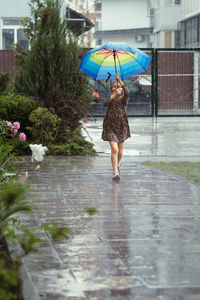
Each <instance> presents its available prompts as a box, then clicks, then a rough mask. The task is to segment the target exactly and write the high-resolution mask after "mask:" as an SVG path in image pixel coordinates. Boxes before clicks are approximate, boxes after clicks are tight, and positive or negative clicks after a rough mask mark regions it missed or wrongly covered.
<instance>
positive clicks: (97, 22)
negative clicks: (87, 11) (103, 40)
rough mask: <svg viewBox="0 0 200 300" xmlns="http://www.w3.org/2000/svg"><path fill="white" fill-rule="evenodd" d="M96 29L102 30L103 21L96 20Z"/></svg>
mask: <svg viewBox="0 0 200 300" xmlns="http://www.w3.org/2000/svg"><path fill="white" fill-rule="evenodd" d="M95 29H96V30H101V21H96V22H95Z"/></svg>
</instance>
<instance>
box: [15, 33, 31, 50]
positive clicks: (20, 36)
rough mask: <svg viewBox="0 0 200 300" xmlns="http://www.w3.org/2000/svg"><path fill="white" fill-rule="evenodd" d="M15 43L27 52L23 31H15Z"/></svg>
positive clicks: (27, 45)
mask: <svg viewBox="0 0 200 300" xmlns="http://www.w3.org/2000/svg"><path fill="white" fill-rule="evenodd" d="M17 42H18V43H19V44H20V45H21V46H22V47H24V49H26V50H28V48H29V43H28V39H27V37H26V36H25V35H24V31H23V29H17Z"/></svg>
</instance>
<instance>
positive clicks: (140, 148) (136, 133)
mask: <svg viewBox="0 0 200 300" xmlns="http://www.w3.org/2000/svg"><path fill="white" fill-rule="evenodd" d="M102 121H103V119H102V118H97V120H96V122H94V121H92V120H91V121H90V122H88V123H87V124H85V128H86V130H87V132H86V131H85V130H83V134H84V135H85V136H86V138H88V140H90V141H92V142H93V143H94V144H95V146H96V150H97V152H99V154H101V153H102V154H103V155H109V154H110V149H109V145H108V143H105V142H104V141H102V140H101V132H102ZM129 125H130V131H131V138H129V139H128V140H127V141H126V145H125V149H124V155H125V156H132V159H133V160H136V161H143V160H151V161H160V160H165V161H168V160H169V161H172V160H188V161H197V160H200V118H199V117H158V118H149V117H144V118H137V117H135V118H129ZM88 135H89V137H88Z"/></svg>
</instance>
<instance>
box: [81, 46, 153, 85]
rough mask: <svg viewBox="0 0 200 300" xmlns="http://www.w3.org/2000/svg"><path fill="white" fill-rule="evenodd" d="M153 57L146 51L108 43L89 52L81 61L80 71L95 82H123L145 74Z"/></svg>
mask: <svg viewBox="0 0 200 300" xmlns="http://www.w3.org/2000/svg"><path fill="white" fill-rule="evenodd" d="M150 61H151V57H150V56H148V55H147V54H146V53H145V52H144V51H142V50H139V49H137V48H132V47H130V46H128V45H126V44H118V43H108V44H106V45H103V46H101V47H98V48H94V49H92V50H90V51H88V52H87V53H86V54H85V55H84V56H83V57H82V60H81V65H80V69H79V70H80V71H81V72H83V73H85V74H87V75H88V76H90V77H92V78H93V79H95V80H104V79H107V80H108V78H111V79H115V75H116V73H117V74H118V75H119V76H120V78H121V79H122V80H124V79H126V78H128V77H131V76H133V75H136V74H139V73H142V72H145V71H146V69H147V68H148V65H149V63H150Z"/></svg>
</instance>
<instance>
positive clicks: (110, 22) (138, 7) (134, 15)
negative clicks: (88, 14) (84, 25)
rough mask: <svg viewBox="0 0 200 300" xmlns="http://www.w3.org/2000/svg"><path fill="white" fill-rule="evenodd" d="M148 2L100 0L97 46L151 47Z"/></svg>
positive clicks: (137, 0)
mask: <svg viewBox="0 0 200 300" xmlns="http://www.w3.org/2000/svg"><path fill="white" fill-rule="evenodd" d="M149 4H150V1H149V0H123V1H121V0H102V26H101V29H99V30H97V31H96V33H95V38H96V41H97V44H99V45H100V44H105V43H107V42H125V43H127V44H129V45H130V46H133V47H138V48H143V47H145V48H146V47H151V46H152V39H151V38H152V28H151V18H150V13H151V11H150V5H149Z"/></svg>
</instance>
